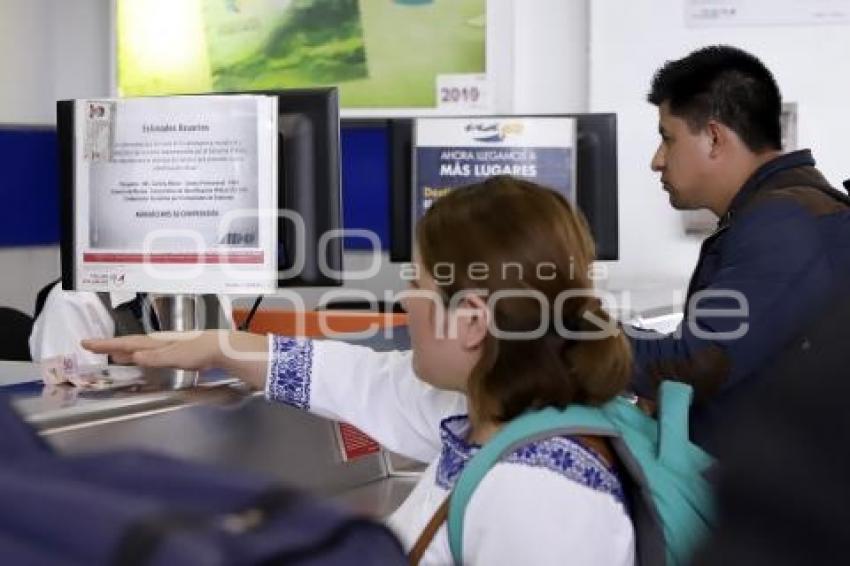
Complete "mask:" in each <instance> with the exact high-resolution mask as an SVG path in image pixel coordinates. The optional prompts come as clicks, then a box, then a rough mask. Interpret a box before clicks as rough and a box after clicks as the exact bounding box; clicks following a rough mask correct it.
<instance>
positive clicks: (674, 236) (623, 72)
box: [590, 0, 850, 287]
mask: <svg viewBox="0 0 850 566" xmlns="http://www.w3.org/2000/svg"><path fill="white" fill-rule="evenodd" d="M763 3H764V4H765V5H767V4H768V2H767V1H764V2H763ZM684 4H685V2H684V0H629V1H627V2H626V1H615V0H593V1H592V2H591V10H590V109H591V111H616V112H617V114H618V121H619V181H620V229H621V237H620V245H621V258H622V260H621V261H620V262H618V264H617V265H615V266H613V268H612V275H613V279H614V281H615V282H616V285H617V286H637V287H647V286H650V287H651V286H653V285H655V284H657V285H675V284H676V282H677V281H678V282H680V284H684V283H685V282H686V280H687V277H688V276H689V274H690V272H691V270H692V268H693V266H694V262H695V261H696V258H697V255H698V251H699V239H695V238H692V237H686V236H685V235H684V234H683V230H682V225H681V217H680V215H679V213H676V212H675V211H673V210H672V209H671V208H670V207H669V205H668V202H667V198H666V195H665V194H664V193H662V192H661V188H660V185H659V182H658V179H657V176H656V174H654V173H652V172H651V171H650V169H649V161H650V158H651V156H652V153H653V151H654V150H655V147H656V145H657V143H658V136H657V117H656V116H657V113H656V109H655V108H654V107H653V106H651V105H650V104H648V103H647V102H645V99H646V93H647V91H648V89H649V84H650V80H651V78H652V75H653V73H654V72H655V70H656V69H657V68H658V67H659V66H661V65H662V64H663V63H664V61H665V60H668V59H675V58H679V57H682V56H684V55H686V54H687V53H688V52H689V51H691V50H693V49H695V48H698V47H701V46H704V45H709V44H717V43H726V44H731V45H736V46H738V47H741V48H743V49H746V50H748V51H751V52H752V53H754V54H755V55H757V56H758V57H759V58H761V59H762V60H763V61H764V62H765V63H766V64H767V66H768V67H769V68H770V69H771V70H772V71H773V73H774V74H775V76H776V79H777V81H778V83H779V86H780V88H781V90H782V92H783V95H784V98H785V100H787V101H795V102H797V103H798V111H799V117H798V145H799V147H811V148H812V149H813V151H814V155H815V158H816V159H817V160H818V164H819V166H820V168H821V170H822V171H823V172H824V174H825V175H826V176H827V178H828V179H829V180H830V181H832V182H833V184H836V185H838V184H840V182H841V181H842V180H843V179H845V178H847V177H850V161H848V160H847V153H848V147H850V144H848V142H847V141H845V140H847V139H848V134H850V105H848V104H847V100H848V96H850V94H848V93H850V74H848V73H847V69H848V60H850V58H848V56H850V28H848V27H847V26H816V27H813V26H808V27H794V26H790V27H789V26H784V27H746V28H724V29H691V28H687V27H685V18H684Z"/></svg>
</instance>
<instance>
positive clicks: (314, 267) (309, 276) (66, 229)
mask: <svg viewBox="0 0 850 566" xmlns="http://www.w3.org/2000/svg"><path fill="white" fill-rule="evenodd" d="M242 94H263V95H267V96H275V97H277V99H278V105H277V106H278V114H279V116H278V143H277V149H278V156H277V162H278V176H277V179H278V192H277V200H278V207H279V208H280V209H286V210H288V211H290V212H292V213H295V214H296V215H298V216H299V217H300V218H301V219H302V220H303V222H302V223H301V224H302V226H301V227H302V228H303V232H302V231H301V230H297V229H296V226H295V224H294V223H293V222H292V221H291V220H289V219H287V218H286V217H281V218H280V219H279V220H278V222H277V225H278V230H277V233H278V245H277V250H278V255H277V258H276V263H277V270H278V272H279V273H286V274H287V275H286V277H285V278H280V279H279V280H278V286H279V287H291V286H324V285H339V284H341V277H342V242H341V240H340V239H339V238H330V239H325V240H324V241H323V236H325V234H326V233H327V232H329V231H333V230H341V228H342V218H341V194H340V183H339V149H338V148H339V128H338V123H339V110H338V99H337V93H336V89H333V88H325V89H299V90H284V91H264V92H257V93H242ZM74 120H75V110H74V101H60V102H59V103H58V104H57V123H58V130H59V146H60V187H61V191H60V199H61V211H62V213H61V235H62V237H61V259H62V283H63V285H62V286H63V288H64V289H75V268H76V266H75V260H76V255H75V253H76V252H75V243H74V239H75V228H74V223H75V208H74V198H75V197H74V195H75V187H74V183H75V175H74V167H75V159H76V157H75V151H76V150H75V149H74V148H75V144H79V143H81V141H80V140H79V139H77V137H78V133H77V129H76V128H75V125H74ZM187 227H191V225H189V226H187ZM296 246H298V248H299V250H298V251H299V253H300V254H301V255H300V257H301V259H302V261H303V263H302V264H301V268H300V269H297V270H294V271H293V270H292V269H291V268H292V267H293V263H294V261H295V257H296V254H295V250H296ZM319 254H322V257H319ZM139 290H148V289H139Z"/></svg>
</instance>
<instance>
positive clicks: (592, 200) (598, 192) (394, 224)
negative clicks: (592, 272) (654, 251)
mask: <svg viewBox="0 0 850 566" xmlns="http://www.w3.org/2000/svg"><path fill="white" fill-rule="evenodd" d="M542 117H545V116H542ZM557 117H567V118H574V119H575V120H576V145H577V151H576V177H575V178H576V201H577V204H578V207H579V209H580V210H581V211H582V213H583V214H584V215H585V217H586V218H587V221H588V224H589V226H590V231H591V233H592V235H593V238H594V240H595V241H596V255H597V259H600V260H607V261H613V260H617V259H619V213H618V208H617V207H618V204H617V190H618V188H617V187H618V183H617V115H616V114H614V113H596V114H559V115H557ZM365 123H367V124H368V125H369V127H372V128H376V129H381V130H382V132H383V133H382V134H381V135H382V136H383V139H384V140H391V143H390V150H389V151H390V152H391V155H392V157H393V159H392V160H391V161H389V163H388V164H389V172H390V173H391V177H392V179H393V182H392V183H391V184H390V186H389V191H390V192H389V195H390V197H389V210H390V243H389V250H390V260H391V261H394V262H405V261H410V260H411V249H412V234H413V222H414V220H413V203H412V195H413V186H414V181H413V141H412V140H413V120H412V119H410V118H391V119H385V120H377V119H373V120H369V121H367V122H365ZM352 124H354V122H353V121H352ZM362 127H365V126H362ZM343 136H345V128H343ZM382 144H383V142H382ZM382 144H379V145H377V146H376V147H378V148H380V149H379V150H378V151H375V152H374V156H373V157H372V159H374V160H375V161H376V163H377V162H379V161H380V162H381V163H386V161H385V160H386V150H385V149H383V145H382ZM345 148H346V146H345V144H344V145H343V152H345V151H346V149H345ZM359 151H360V152H361V153H362V154H363V155H365V156H367V158H369V157H368V155H370V154H371V153H372V152H371V151H370V150H369V149H368V148H360V150H359ZM345 159H346V157H345V155H343V163H345ZM344 183H345V187H346V191H347V190H349V188H350V187H354V186H355V184H354V183H353V182H352V183H349V182H347V181H345V179H344ZM345 198H346V200H348V199H351V200H352V201H353V202H354V203H357V202H362V201H360V199H359V197H357V196H346V197H345ZM361 206H362V205H361Z"/></svg>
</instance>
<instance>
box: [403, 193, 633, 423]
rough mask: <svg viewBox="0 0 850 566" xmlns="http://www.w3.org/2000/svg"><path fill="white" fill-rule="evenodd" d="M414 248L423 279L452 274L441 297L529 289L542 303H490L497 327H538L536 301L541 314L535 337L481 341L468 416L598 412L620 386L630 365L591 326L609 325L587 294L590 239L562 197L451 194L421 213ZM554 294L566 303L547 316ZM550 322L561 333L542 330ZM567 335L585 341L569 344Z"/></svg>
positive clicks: (508, 299)
mask: <svg viewBox="0 0 850 566" xmlns="http://www.w3.org/2000/svg"><path fill="white" fill-rule="evenodd" d="M417 243H418V247H419V255H420V260H421V262H422V265H423V267H424V268H425V269H427V270H428V271H429V272H430V273H431V275H432V276H433V275H434V271H435V266H440V265H451V266H453V268H454V269H453V270H452V272H453V274H454V276H453V277H452V278H451V280H449V281H446V280H443V279H440V280H437V284H438V286H439V289H440V290H441V292H442V293H443V294H444V295H445V297H446V299H449V298H450V297H453V296H455V294H456V293H463V292H465V291H469V290H471V289H482V290H485V291H486V292H487V294H488V296H492V295H493V293H496V292H498V291H502V292H505V291H507V292H509V293H512V292H514V291H518V290H522V291H531V292H532V293H537V296H538V299H539V298H541V295H542V298H544V299H545V300H543V301H541V300H538V299H535V298H533V297H526V296H510V294H509V295H506V296H504V297H503V298H501V299H499V300H498V301H494V302H493V303H492V306H493V312H492V316H493V320H492V323H493V324H494V326H495V327H496V328H497V329H499V330H501V331H506V332H523V331H526V332H528V331H534V330H535V329H541V328H542V326H541V324H542V323H545V320H543V319H541V306H540V305H541V303H543V304H545V305H546V308H548V309H549V320H550V324H549V327H547V328H546V331H545V333H543V335H542V337H538V338H533V339H505V338H497V337H496V336H495V335H494V334H493V333H488V336H487V338H486V339H485V341H484V344H483V348H482V356H481V359H480V360H479V362H478V364H477V365H476V367H475V368H474V370H473V372H472V375H471V376H470V381H469V384H468V388H467V393H468V395H469V399H470V402H471V404H472V406H473V407H474V409H475V411H476V415H477V418H483V419H492V420H495V421H497V422H504V421H508V420H510V419H512V418H514V417H516V416H518V415H519V414H521V413H522V412H524V411H525V410H527V409H531V408H540V407H545V406H549V405H553V406H557V407H565V406H566V405H568V404H570V403H574V402H575V403H587V404H600V403H604V402H605V401H608V400H610V399H611V398H613V397H614V396H616V395H617V394H619V393H620V392H621V391H622V390H623V389H624V388H625V386H626V384H627V383H628V380H629V376H630V374H631V367H632V362H631V352H630V349H629V344H628V341H627V340H626V338H625V336H623V334H622V333H621V332H619V331H616V332H607V333H605V332H601V330H600V328H599V326H597V325H595V324H593V322H591V320H592V319H593V318H594V317H598V318H597V321H599V320H603V321H606V322H607V321H610V318H609V315H608V314H607V313H605V312H604V310H603V309H602V306H601V304H600V301H599V299H598V298H596V297H595V296H593V294H592V292H590V290H591V289H592V281H591V278H590V269H591V263H592V261H593V259H594V246H593V241H592V239H591V237H590V234H589V232H588V229H587V224H586V223H585V221H584V219H583V218H582V217H581V215H580V214H578V213H577V212H575V211H574V210H573V208H572V206H570V204H569V203H568V202H567V200H566V199H565V198H564V197H563V196H561V195H560V194H558V193H556V192H554V191H552V190H549V189H546V188H543V187H541V186H539V185H536V184H534V183H532V182H529V181H525V180H520V179H515V178H512V177H493V178H490V179H488V180H486V181H483V182H481V183H477V184H473V185H469V186H466V187H461V188H458V189H455V190H453V191H452V192H451V193H449V194H448V195H446V196H444V197H442V198H441V199H439V200H438V201H436V202H435V203H434V205H433V206H432V207H431V208H430V209H429V210H428V212H427V213H426V214H425V216H424V217H423V218H422V220H421V221H420V222H419V225H418V226H417ZM472 264H475V266H476V267H475V268H474V269H471V268H470V266H471V265H472ZM484 265H486V266H487V269H486V274H487V275H486V277H484V276H482V274H483V273H485V271H484V267H483V266H484ZM435 280H436V278H435ZM562 293H566V297H568V298H566V300H562V301H561V303H560V304H561V308H560V312H553V309H554V306H555V305H557V304H559V302H558V300H557V298H558V296H559V294H562ZM556 319H557V321H558V322H560V323H562V324H561V326H558V327H556V325H555V324H554V323H553V322H552V321H555V320H556ZM588 319H591V320H588ZM605 326H610V325H608V324H606V325H605ZM557 328H566V329H568V330H569V331H571V333H564V332H558V331H556V330H557ZM576 333H584V334H585V335H587V334H591V333H592V334H594V335H595V338H589V339H587V338H586V339H578V338H575V336H577V334H576Z"/></svg>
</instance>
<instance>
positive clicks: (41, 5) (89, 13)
mask: <svg viewBox="0 0 850 566" xmlns="http://www.w3.org/2000/svg"><path fill="white" fill-rule="evenodd" d="M109 41H110V40H109V0H73V1H70V2H69V1H68V0H2V1H0V85H2V87H0V123H5V124H49V125H52V124H54V123H55V101H56V100H57V99H59V98H73V97H81V96H103V95H105V94H108V93H109ZM0 182H2V181H0ZM3 190H14V187H3ZM0 272H2V273H3V276H2V277H0V305H4V306H13V307H15V308H19V309H21V310H23V311H25V312H31V311H32V308H33V302H34V300H35V293H36V291H37V290H38V289H39V288H40V287H41V286H42V285H44V284H46V283H47V282H49V281H51V280H52V279H54V278H56V277H58V274H59V251H58V248H56V247H54V246H43V247H26V248H0Z"/></svg>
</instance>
